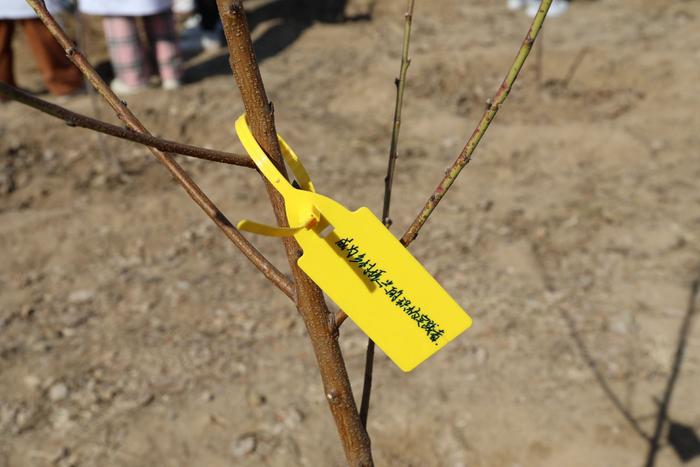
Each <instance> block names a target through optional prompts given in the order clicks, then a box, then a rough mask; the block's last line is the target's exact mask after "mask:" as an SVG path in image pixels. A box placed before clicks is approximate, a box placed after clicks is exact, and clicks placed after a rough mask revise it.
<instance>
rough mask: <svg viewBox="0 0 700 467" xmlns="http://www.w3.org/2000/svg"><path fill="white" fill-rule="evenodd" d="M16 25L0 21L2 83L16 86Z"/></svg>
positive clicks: (0, 70)
mask: <svg viewBox="0 0 700 467" xmlns="http://www.w3.org/2000/svg"><path fill="white" fill-rule="evenodd" d="M14 30H15V23H14V22H13V21H11V20H0V81H3V82H5V83H7V84H11V85H12V86H14V85H15V75H14V73H13V72H12V58H13V57H12V33H13V32H14Z"/></svg>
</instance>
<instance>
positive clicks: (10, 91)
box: [0, 81, 255, 168]
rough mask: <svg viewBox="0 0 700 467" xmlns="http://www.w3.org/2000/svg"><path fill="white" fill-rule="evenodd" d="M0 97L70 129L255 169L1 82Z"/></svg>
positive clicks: (243, 160)
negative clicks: (41, 113) (94, 115)
mask: <svg viewBox="0 0 700 467" xmlns="http://www.w3.org/2000/svg"><path fill="white" fill-rule="evenodd" d="M0 96H3V97H6V98H8V99H12V100H14V101H17V102H19V103H20V104H24V105H27V106H29V107H32V108H34V109H36V110H38V111H40V112H43V113H45V114H48V115H51V116H53V117H56V118H59V119H61V120H63V121H65V123H66V125H68V126H71V127H80V128H87V129H88V130H94V131H97V132H99V133H104V134H106V135H109V136H114V137H115V138H120V139H124V140H127V141H132V142H134V143H138V144H143V145H144V146H149V147H152V148H156V149H160V150H161V151H165V152H170V153H174V154H181V155H183V156H190V157H194V158H197V159H204V160H207V161H212V162H221V163H223V164H231V165H239V166H241V167H249V168H254V167H255V164H254V163H253V161H252V160H251V159H250V157H248V156H244V155H241V154H232V153H230V152H224V151H216V150H212V149H206V148H202V147H199V146H192V145H189V144H182V143H177V142H175V141H170V140H166V139H161V138H156V137H155V136H151V135H149V134H145V133H137V132H135V131H133V130H130V129H128V128H123V127H120V126H117V125H112V124H111V123H107V122H104V121H102V120H97V119H95V118H91V117H88V116H86V115H82V114H79V113H76V112H73V111H71V110H68V109H66V108H65V107H61V106H60V105H56V104H52V103H51V102H48V101H45V100H43V99H39V98H38V97H36V96H32V95H31V94H29V93H27V92H24V91H22V90H21V89H17V88H16V87H13V86H10V85H9V84H6V83H3V82H1V81H0Z"/></svg>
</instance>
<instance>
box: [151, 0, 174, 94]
mask: <svg viewBox="0 0 700 467" xmlns="http://www.w3.org/2000/svg"><path fill="white" fill-rule="evenodd" d="M143 24H144V27H145V29H146V35H147V36H148V40H149V42H150V43H151V44H152V47H153V50H154V51H155V56H156V61H157V62H158V72H159V73H160V79H161V81H162V82H163V87H164V88H166V89H174V88H176V87H179V85H180V78H182V57H181V56H180V50H179V49H178V46H177V36H176V33H175V20H174V18H173V13H172V11H170V10H167V11H164V12H163V13H158V14H156V15H150V16H144V18H143Z"/></svg>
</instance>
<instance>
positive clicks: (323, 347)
mask: <svg viewBox="0 0 700 467" xmlns="http://www.w3.org/2000/svg"><path fill="white" fill-rule="evenodd" d="M217 5H218V7H219V14H220V15H221V19H222V22H223V24H224V32H225V33H226V40H227V41H228V47H229V51H230V61H231V69H232V70H233V74H234V77H235V79H236V83H237V84H238V88H239V90H240V92H241V96H242V98H243V104H244V106H245V109H246V117H247V120H248V125H249V126H250V129H251V131H252V133H253V135H254V136H255V138H256V140H257V141H258V143H259V144H260V146H261V147H262V148H263V149H264V150H265V152H266V153H267V154H268V156H269V157H270V159H271V160H272V161H273V162H275V164H276V165H277V167H278V168H279V169H280V171H281V172H282V173H283V174H284V175H285V176H286V175H287V174H286V170H285V168H284V164H283V162H282V155H281V152H280V148H279V143H278V141H277V133H276V130H275V122H274V110H273V107H272V104H271V103H270V102H269V101H268V99H267V95H266V93H265V88H264V85H263V82H262V78H261V76H260V69H259V67H258V64H257V61H256V58H255V53H254V51H253V44H252V40H251V38H250V31H249V28H248V23H247V19H246V16H245V11H244V9H243V4H242V1H241V0H217ZM267 190H268V194H269V196H270V201H271V203H272V206H273V209H274V212H275V216H276V217H277V222H278V224H279V225H280V226H286V225H287V218H286V214H285V210H284V200H283V199H282V197H281V196H280V194H279V193H278V192H277V191H276V190H274V189H273V188H272V187H271V186H270V185H269V184H267ZM284 247H285V250H286V252H287V257H288V260H289V264H290V266H291V269H292V275H293V277H294V281H295V284H296V290H297V300H296V304H297V309H298V310H299V313H300V314H301V316H302V318H303V320H304V323H305V324H306V329H307V331H308V333H309V338H310V339H311V343H312V345H313V348H314V353H315V354H316V360H317V362H318V366H319V371H320V374H321V380H322V381H323V387H324V393H325V397H326V399H327V400H328V404H329V406H330V410H331V413H332V414H333V418H334V420H335V423H336V426H337V428H338V433H339V435H340V438H341V441H342V443H343V448H344V450H345V456H346V458H347V460H348V464H349V465H352V466H371V465H373V462H372V454H371V450H370V440H369V436H368V435H367V432H366V431H365V429H364V427H363V426H362V424H361V423H360V417H359V414H358V412H357V407H356V405H355V399H354V397H353V394H352V388H351V386H350V380H349V378H348V374H347V370H346V368H345V361H344V360H343V356H342V353H341V351H340V347H339V345H338V342H337V340H336V339H335V337H334V335H335V326H334V325H333V319H332V316H331V315H330V313H329V311H328V307H327V305H326V302H325V299H324V297H323V292H321V290H320V289H319V288H318V286H317V285H316V284H315V283H314V282H313V281H312V280H311V279H310V278H309V277H308V276H307V275H306V274H305V273H304V272H303V271H302V270H301V269H299V267H298V266H297V259H298V258H299V257H300V256H301V255H302V251H301V249H300V247H299V245H298V244H297V243H296V241H295V240H294V239H292V238H288V239H285V240H284Z"/></svg>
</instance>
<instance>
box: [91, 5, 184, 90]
mask: <svg viewBox="0 0 700 467" xmlns="http://www.w3.org/2000/svg"><path fill="white" fill-rule="evenodd" d="M78 6H79V8H80V11H81V12H82V13H85V14H88V15H98V16H102V17H103V19H102V26H103V28H104V33H105V38H106V40H107V47H108V49H109V55H110V58H111V61H112V67H113V68H114V74H115V78H114V80H112V83H111V84H110V86H111V88H112V90H113V91H115V92H116V93H118V94H135V93H137V92H140V91H142V90H144V89H146V88H147V87H148V84H149V80H150V77H151V74H152V70H151V66H150V60H149V57H148V52H149V50H151V51H153V53H154V55H155V59H156V63H157V65H158V73H159V75H160V79H161V85H162V87H163V89H166V90H174V89H178V88H179V87H180V86H181V79H182V58H181V56H180V51H179V49H178V46H177V36H176V32H175V19H174V16H173V12H172V0H79V2H78ZM137 18H141V19H142V21H143V28H144V30H145V33H146V34H145V35H146V40H147V43H143V41H142V39H141V36H140V35H139V29H138V24H137Z"/></svg>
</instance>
